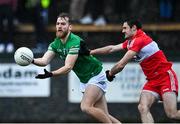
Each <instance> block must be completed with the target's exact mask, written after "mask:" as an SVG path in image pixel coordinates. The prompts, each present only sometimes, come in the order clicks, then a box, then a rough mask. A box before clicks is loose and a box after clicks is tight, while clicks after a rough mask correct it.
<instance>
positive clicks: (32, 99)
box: [0, 0, 180, 123]
mask: <svg viewBox="0 0 180 124" xmlns="http://www.w3.org/2000/svg"><path fill="white" fill-rule="evenodd" d="M61 12H67V13H70V15H71V16H72V17H73V32H74V33H77V34H78V35H79V36H81V37H82V38H84V40H85V41H86V42H87V44H88V46H89V48H90V49H94V48H97V47H102V46H105V45H109V44H118V43H121V42H123V40H124V38H123V34H122V33H121V29H122V27H121V26H122V22H123V20H124V19H126V18H128V17H138V18H139V19H140V20H141V21H142V23H143V29H144V30H145V32H146V33H147V34H149V35H150V36H151V37H152V38H153V39H154V40H155V41H156V42H157V43H158V44H159V46H160V48H161V49H162V50H163V51H164V52H165V54H166V55H167V58H168V60H169V61H172V62H173V63H174V65H175V67H174V68H175V71H176V72H177V74H178V78H179V79H180V49H179V48H180V41H179V40H180V15H179V13H180V1H178V0H0V68H1V70H0V122H65V123H67V122H84V123H85V122H91V123H92V122H96V120H94V119H93V118H91V117H89V116H87V115H86V114H84V113H82V112H81V111H80V104H79V102H80V95H79V94H80V92H79V91H78V80H77V79H75V78H74V76H73V74H71V73H70V74H69V75H66V76H61V77H56V78H51V79H47V80H35V79H34V76H35V75H36V74H37V73H39V72H41V71H42V70H43V68H40V67H35V66H33V65H30V66H28V67H20V66H18V65H16V64H15V63H14V59H13V55H14V51H15V50H16V49H17V48H19V47H22V46H25V47H29V48H31V50H32V51H33V53H34V55H35V57H39V56H42V55H43V53H44V52H45V51H46V50H47V47H48V45H49V43H50V42H52V41H53V40H54V38H55V23H56V18H57V16H58V15H59V13H61ZM123 54H124V53H115V54H111V55H107V56H97V57H98V59H100V60H101V61H102V62H103V65H104V67H105V68H107V69H108V68H110V67H112V66H113V64H114V63H115V62H116V61H118V60H119V59H120V58H121V57H122V55H123ZM62 65H63V62H62V61H60V60H59V59H58V58H56V59H54V60H53V61H52V63H51V64H50V65H49V66H47V67H46V68H49V69H51V70H53V69H57V68H59V67H60V66H62ZM136 67H137V65H136V63H130V66H128V67H127V68H126V70H125V71H124V72H122V73H120V74H118V76H117V78H116V80H115V81H114V82H112V83H110V84H109V87H110V88H109V90H108V93H107V100H108V107H109V111H110V113H111V114H112V115H114V116H115V117H117V118H118V119H120V120H121V121H122V122H126V123H127V122H136V123H138V122H140V116H139V113H138V109H137V105H138V98H139V92H140V88H141V87H142V85H143V83H144V81H145V77H143V76H142V75H143V74H142V72H141V71H140V68H136ZM127 75H128V77H127ZM130 77H131V78H130ZM129 78H130V79H129ZM74 84H76V85H74ZM127 93H129V94H127ZM178 100H179V98H178ZM178 107H179V104H178ZM152 113H153V116H154V117H155V121H156V122H178V121H175V120H170V119H168V118H167V117H166V115H165V113H164V110H163V105H162V104H161V103H157V104H155V105H154V106H153V108H152Z"/></svg>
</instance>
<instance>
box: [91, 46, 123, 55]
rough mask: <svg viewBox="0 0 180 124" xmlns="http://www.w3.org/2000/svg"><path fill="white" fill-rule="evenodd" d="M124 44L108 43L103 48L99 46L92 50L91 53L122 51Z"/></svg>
mask: <svg viewBox="0 0 180 124" xmlns="http://www.w3.org/2000/svg"><path fill="white" fill-rule="evenodd" d="M122 49H123V48H122V44H118V45H108V46H105V47H101V48H97V49H94V50H91V51H90V54H91V55H96V54H110V53H112V52H116V51H120V50H122Z"/></svg>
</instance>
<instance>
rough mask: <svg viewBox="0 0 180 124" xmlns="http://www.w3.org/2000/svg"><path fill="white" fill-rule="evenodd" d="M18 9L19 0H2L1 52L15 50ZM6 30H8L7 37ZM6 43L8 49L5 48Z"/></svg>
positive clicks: (0, 4)
mask: <svg viewBox="0 0 180 124" xmlns="http://www.w3.org/2000/svg"><path fill="white" fill-rule="evenodd" d="M16 9H17V0H0V53H2V52H5V50H6V52H13V50H14V45H13V34H14V25H13V20H14V12H15V11H16ZM4 32H7V34H8V35H7V36H6V38H5V35H3V34H4ZM5 44H6V45H7V46H6V49H5Z"/></svg>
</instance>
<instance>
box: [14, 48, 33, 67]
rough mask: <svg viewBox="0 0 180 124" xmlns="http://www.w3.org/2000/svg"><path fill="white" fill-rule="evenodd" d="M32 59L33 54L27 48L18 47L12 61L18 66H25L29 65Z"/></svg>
mask: <svg viewBox="0 0 180 124" xmlns="http://www.w3.org/2000/svg"><path fill="white" fill-rule="evenodd" d="M33 59H34V55H33V52H32V51H31V50H30V49H29V48H27V47H20V48H18V49H17V50H16V51H15V53H14V60H15V62H16V63H17V64H18V65H20V66H27V65H29V64H31V62H32V61H33Z"/></svg>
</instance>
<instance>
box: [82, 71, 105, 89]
mask: <svg viewBox="0 0 180 124" xmlns="http://www.w3.org/2000/svg"><path fill="white" fill-rule="evenodd" d="M90 84H92V85H95V86H97V87H99V88H100V89H101V90H102V91H104V92H106V91H107V78H106V74H105V72H104V70H102V71H101V72H100V73H99V74H98V75H96V76H94V77H92V78H91V79H90V80H89V81H88V83H86V84H85V83H80V91H81V92H84V91H85V89H86V87H87V86H88V85H90Z"/></svg>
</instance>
